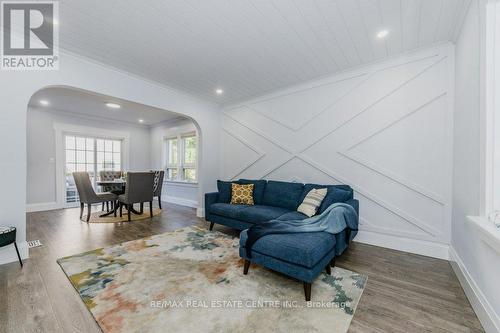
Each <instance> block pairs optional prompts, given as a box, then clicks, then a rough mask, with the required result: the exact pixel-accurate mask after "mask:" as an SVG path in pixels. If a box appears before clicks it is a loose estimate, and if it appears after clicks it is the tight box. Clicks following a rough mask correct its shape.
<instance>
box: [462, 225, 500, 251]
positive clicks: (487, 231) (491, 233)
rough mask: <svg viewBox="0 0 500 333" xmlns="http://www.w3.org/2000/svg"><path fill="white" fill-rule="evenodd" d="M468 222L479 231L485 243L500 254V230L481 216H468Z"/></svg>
mask: <svg viewBox="0 0 500 333" xmlns="http://www.w3.org/2000/svg"><path fill="white" fill-rule="evenodd" d="M467 220H468V221H469V222H470V223H471V224H472V225H473V226H474V227H475V228H476V230H478V231H479V234H480V236H481V238H482V239H483V241H485V242H486V243H487V244H488V245H489V246H491V247H492V248H493V249H494V250H496V251H497V252H498V253H500V228H497V227H496V226H495V225H494V224H493V222H491V221H489V220H488V219H487V218H485V217H481V216H467Z"/></svg>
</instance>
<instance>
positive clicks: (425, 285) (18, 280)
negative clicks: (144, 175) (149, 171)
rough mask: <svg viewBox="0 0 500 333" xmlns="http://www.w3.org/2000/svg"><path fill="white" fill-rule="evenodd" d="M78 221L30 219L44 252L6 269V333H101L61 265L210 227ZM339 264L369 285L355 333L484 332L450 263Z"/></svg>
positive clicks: (180, 214)
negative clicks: (108, 249) (80, 255)
mask: <svg viewBox="0 0 500 333" xmlns="http://www.w3.org/2000/svg"><path fill="white" fill-rule="evenodd" d="M78 214H79V210H78V209H64V210H55V211H49V212H39V213H29V214H27V238H28V239H29V240H35V239H40V240H41V242H42V244H43V246H42V247H39V248H34V249H31V251H30V259H29V260H27V261H26V262H25V266H24V268H23V269H21V268H20V266H19V263H11V264H8V265H3V266H0V295H1V297H2V299H1V300H0V332H15V333H17V332H100V329H99V327H98V326H97V324H96V323H95V322H94V320H93V317H92V315H91V314H90V313H89V312H88V310H87V309H86V308H85V306H84V304H83V302H82V301H81V299H80V297H79V296H78V295H77V293H76V292H75V290H74V289H73V287H72V286H71V284H70V283H69V281H68V279H67V278H66V276H65V275H64V273H63V272H62V270H61V268H60V267H59V265H58V264H57V263H56V259H57V258H60V257H64V256H68V255H72V254H77V253H80V252H84V251H88V250H92V249H95V248H99V247H104V246H109V245H111V244H115V243H119V242H124V241H128V240H133V239H137V238H141V237H146V236H149V235H154V234H159V233H162V232H166V231H170V230H175V229H178V228H182V227H184V226H188V225H200V226H204V227H207V223H206V222H205V221H204V220H202V219H199V218H197V217H196V215H195V211H194V209H191V208H186V207H181V206H177V205H172V204H165V207H164V213H163V214H162V215H161V216H157V217H154V218H153V221H150V220H149V219H146V220H143V221H136V222H133V223H123V224H121V225H120V224H87V223H83V222H80V221H79V220H78ZM214 230H219V231H223V232H226V233H230V234H233V235H237V232H235V231H234V230H231V229H228V228H225V227H221V226H217V225H216V226H215V228H214ZM13 251H14V250H13ZM336 264H337V266H339V267H342V268H346V269H349V270H352V271H355V272H359V273H363V274H367V275H368V277H369V278H368V283H367V286H366V288H365V291H364V293H363V296H362V297H361V301H360V303H359V305H358V308H357V310H356V313H355V315H354V319H353V321H352V324H351V327H350V330H349V332H483V329H482V327H481V325H480V323H479V321H478V319H477V317H476V315H475V314H474V312H473V310H472V308H471V306H470V304H469V302H468V301H467V298H466V297H465V294H464V292H463V290H462V288H461V287H460V284H459V282H458V280H457V278H456V276H455V275H454V273H453V271H452V268H451V266H450V264H449V263H448V262H447V261H444V260H439V259H433V258H429V257H423V256H418V255H413V254H408V253H404V252H399V251H394V250H388V249H384V248H380V247H376V246H370V245H365V244H361V243H355V242H354V243H353V244H351V246H350V248H349V250H347V251H346V252H345V253H344V254H343V255H342V256H341V257H339V258H338V259H337V262H336Z"/></svg>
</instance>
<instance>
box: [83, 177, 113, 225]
mask: <svg viewBox="0 0 500 333" xmlns="http://www.w3.org/2000/svg"><path fill="white" fill-rule="evenodd" d="M73 178H74V179H75V185H76V189H77V190H78V196H79V197H80V219H81V218H82V216H83V208H84V206H85V204H87V222H88V221H90V213H91V210H92V208H91V207H92V204H96V203H101V202H108V201H113V202H114V201H116V199H117V198H118V196H117V195H116V194H114V193H110V192H103V193H95V191H94V188H93V187H92V183H91V182H90V177H89V174H88V172H73Z"/></svg>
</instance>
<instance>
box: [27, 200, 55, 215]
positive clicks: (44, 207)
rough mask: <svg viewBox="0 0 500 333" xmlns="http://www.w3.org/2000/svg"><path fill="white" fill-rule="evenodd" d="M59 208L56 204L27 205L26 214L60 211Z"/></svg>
mask: <svg viewBox="0 0 500 333" xmlns="http://www.w3.org/2000/svg"><path fill="white" fill-rule="evenodd" d="M60 208H61V206H60V205H58V204H57V202H42V203H35V204H27V205H26V213H31V212H42V211H45V210H53V209H60Z"/></svg>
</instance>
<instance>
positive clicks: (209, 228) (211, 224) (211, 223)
mask: <svg viewBox="0 0 500 333" xmlns="http://www.w3.org/2000/svg"><path fill="white" fill-rule="evenodd" d="M214 224H215V222H210V227H208V230H210V231H212V229H213V228H214Z"/></svg>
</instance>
